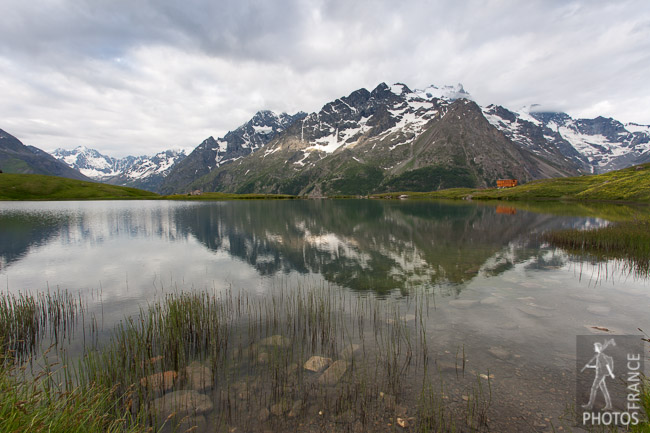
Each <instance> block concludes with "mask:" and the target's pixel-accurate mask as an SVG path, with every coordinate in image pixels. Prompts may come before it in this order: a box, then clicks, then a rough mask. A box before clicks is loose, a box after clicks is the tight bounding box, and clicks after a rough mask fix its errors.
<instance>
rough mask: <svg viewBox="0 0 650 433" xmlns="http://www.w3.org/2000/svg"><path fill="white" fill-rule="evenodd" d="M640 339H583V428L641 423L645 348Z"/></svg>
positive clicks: (579, 401) (579, 386)
mask: <svg viewBox="0 0 650 433" xmlns="http://www.w3.org/2000/svg"><path fill="white" fill-rule="evenodd" d="M641 337H642V336H640V335H607V336H602V335H600V336H599V335H579V336H578V337H577V344H576V350H577V356H576V373H577V380H576V408H577V409H578V411H577V412H578V413H577V416H578V419H577V421H578V422H579V423H580V424H582V425H583V426H596V425H601V426H602V425H604V426H611V425H619V426H624V425H636V424H638V423H639V422H641V421H642V420H643V419H642V415H643V413H642V411H641V386H642V377H643V374H644V369H643V358H644V356H643V355H644V346H643V340H642V339H641Z"/></svg>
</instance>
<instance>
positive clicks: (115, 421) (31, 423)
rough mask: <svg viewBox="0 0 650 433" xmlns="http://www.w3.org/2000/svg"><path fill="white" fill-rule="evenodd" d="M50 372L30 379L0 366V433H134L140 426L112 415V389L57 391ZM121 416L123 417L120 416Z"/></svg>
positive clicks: (22, 372) (141, 429) (21, 371)
mask: <svg viewBox="0 0 650 433" xmlns="http://www.w3.org/2000/svg"><path fill="white" fill-rule="evenodd" d="M54 377H55V376H54V375H53V374H52V372H50V371H48V370H46V371H43V372H42V373H41V374H39V375H38V376H36V377H30V375H29V373H28V372H27V370H26V369H24V368H16V367H2V366H0V433H14V432H27V431H29V432H33V433H39V432H43V433H96V432H106V433H113V432H115V433H117V432H121V433H136V432H144V431H145V428H144V427H142V425H143V424H141V423H128V425H127V422H126V418H125V417H121V416H116V415H115V409H116V402H117V401H119V399H118V398H117V396H116V395H115V390H114V389H110V388H106V387H101V386H97V385H93V386H89V387H78V388H76V389H74V390H72V391H64V390H62V389H60V388H59V385H58V384H57V383H56V381H55V379H54ZM124 415H127V416H128V414H126V413H124Z"/></svg>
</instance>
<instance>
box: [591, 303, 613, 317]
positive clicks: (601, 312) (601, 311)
mask: <svg viewBox="0 0 650 433" xmlns="http://www.w3.org/2000/svg"><path fill="white" fill-rule="evenodd" d="M610 311H611V308H609V307H607V306H605V305H590V306H588V307H587V312H589V313H591V314H595V315H597V316H607V315H608V314H609V312H610Z"/></svg>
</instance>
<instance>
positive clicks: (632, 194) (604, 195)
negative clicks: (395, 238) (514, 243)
mask: <svg viewBox="0 0 650 433" xmlns="http://www.w3.org/2000/svg"><path fill="white" fill-rule="evenodd" d="M402 194H405V195H408V196H409V198H415V199H422V198H433V199H438V198H445V199H467V198H471V199H472V200H531V201H535V200H577V201H613V202H650V163H648V164H641V165H637V166H634V167H629V168H625V169H622V170H616V171H612V172H609V173H604V174H598V175H591V176H577V177H563V178H554V179H542V180H536V181H533V182H529V183H526V184H524V185H519V186H516V187H514V188H504V189H497V188H489V189H471V188H451V189H446V190H440V191H432V192H426V193H418V192H398V193H385V194H374V195H373V197H377V198H397V197H399V196H400V195H402Z"/></svg>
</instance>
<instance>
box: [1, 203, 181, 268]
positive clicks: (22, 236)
mask: <svg viewBox="0 0 650 433" xmlns="http://www.w3.org/2000/svg"><path fill="white" fill-rule="evenodd" d="M131 203H132V204H129V205H127V206H125V207H121V208H115V207H113V206H112V205H111V204H110V203H109V204H107V203H101V202H98V203H84V204H83V208H82V209H76V208H74V207H70V208H67V207H66V206H65V205H59V204H58V203H54V204H51V203H45V204H43V206H42V208H35V207H33V206H32V207H29V208H25V209H13V210H4V211H2V212H0V269H2V267H7V266H9V265H11V263H13V262H15V261H17V260H20V259H21V258H22V257H23V256H24V255H25V254H27V253H28V251H29V250H30V249H33V248H36V247H39V246H41V245H46V244H48V243H50V242H53V241H54V240H58V241H60V242H61V243H63V244H74V243H81V242H85V243H89V244H92V245H95V246H96V245H100V244H102V243H103V242H106V241H107V240H109V239H111V238H116V237H120V236H126V237H129V238H134V237H143V238H147V237H149V238H151V237H156V238H162V239H170V240H175V239H179V238H182V237H187V236H188V233H187V230H184V231H183V233H178V232H177V231H176V226H175V225H174V224H173V221H174V212H175V211H178V209H169V208H165V207H164V206H156V207H148V206H138V205H137V202H131Z"/></svg>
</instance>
